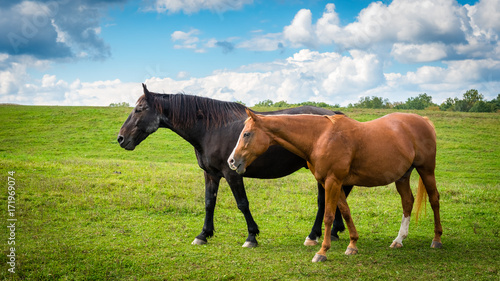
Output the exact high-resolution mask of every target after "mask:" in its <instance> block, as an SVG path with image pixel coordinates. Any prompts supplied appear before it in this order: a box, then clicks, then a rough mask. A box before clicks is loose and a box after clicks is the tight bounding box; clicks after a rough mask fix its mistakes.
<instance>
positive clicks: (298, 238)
mask: <svg viewBox="0 0 500 281" xmlns="http://www.w3.org/2000/svg"><path fill="white" fill-rule="evenodd" d="M130 111H131V108H123V107H117V108H108V107H44V106H36V107H34V106H14V105H0V120H1V123H0V179H1V181H2V185H3V186H4V188H2V189H1V191H0V198H1V202H2V203H1V204H2V206H1V208H0V210H1V211H0V220H1V221H2V223H1V225H2V228H3V231H2V232H1V233H2V235H1V237H3V238H2V239H1V241H0V245H1V252H2V254H1V257H0V262H1V266H0V278H1V279H4V280H309V279H310V280H318V279H326V278H337V279H338V278H341V279H344V280H373V279H384V280H429V279H433V280H499V279H500V273H499V270H500V259H499V257H500V216H499V213H500V212H499V210H500V114H499V113H457V112H441V111H418V112H416V113H418V114H421V115H426V116H428V117H429V118H430V119H431V120H432V121H433V122H434V124H435V126H436V130H437V135H438V159H437V169H436V178H437V182H438V189H439V191H440V194H441V200H440V203H441V219H442V224H443V229H444V233H443V237H442V241H443V248H442V249H431V248H430V244H431V241H432V237H433V216H432V210H431V208H430V205H429V204H427V209H426V211H427V214H426V215H425V216H423V217H422V218H421V220H420V221H419V222H418V225H417V224H415V221H414V220H412V222H411V224H410V230H409V231H410V232H409V237H408V238H407V239H406V240H405V241H404V247H403V248H401V249H390V248H389V245H390V244H391V242H392V240H393V239H394V238H395V237H396V236H397V233H398V230H399V227H400V222H401V216H402V208H401V203H400V197H399V195H398V193H397V191H396V189H395V187H394V185H390V186H382V187H374V188H363V187H355V188H354V189H353V191H352V193H351V195H350V196H349V198H348V202H349V205H350V207H351V212H352V215H353V219H354V222H355V224H356V227H357V229H358V232H359V235H360V239H359V241H358V248H359V254H358V255H355V256H345V255H344V254H343V253H344V251H345V248H346V247H347V245H348V243H349V242H348V241H349V238H348V234H347V232H346V233H343V234H341V239H340V241H338V242H334V243H333V244H332V248H331V250H330V251H328V254H327V255H328V260H327V261H326V262H324V263H317V264H313V263H311V259H312V257H313V256H314V254H315V252H316V251H317V250H318V249H319V246H316V247H305V246H303V245H302V243H303V242H304V239H305V237H306V236H307V234H308V233H309V231H310V228H311V227H312V223H313V220H314V216H315V212H316V184H315V181H314V178H313V176H312V175H311V174H310V173H309V171H308V170H300V171H298V172H296V173H295V174H293V175H291V176H288V177H284V178H281V179H275V180H257V179H246V181H245V182H246V190H247V195H248V199H249V202H250V209H251V211H252V214H253V216H254V219H255V220H256V222H257V223H258V224H259V227H260V231H261V234H260V235H259V236H258V237H257V239H258V241H259V247H257V248H254V249H246V248H242V247H241V245H242V244H243V242H244V241H245V239H246V236H247V231H246V223H245V220H244V218H243V215H242V214H241V213H240V212H239V210H238V209H237V207H236V203H235V200H234V198H233V196H232V194H231V191H230V189H229V187H228V186H227V184H226V183H225V181H222V182H221V187H220V189H219V196H218V202H217V207H216V210H215V228H216V233H215V236H214V237H213V238H211V239H210V240H209V243H208V244H207V245H204V246H193V245H191V242H192V240H193V239H194V237H195V236H196V235H198V234H199V232H200V231H201V228H202V226H203V220H204V181H203V173H202V170H201V169H200V168H199V167H198V165H197V162H196V158H195V155H194V151H193V148H192V147H191V146H190V145H189V144H188V143H187V142H185V141H184V140H182V139H181V138H180V137H178V136H177V135H176V134H175V133H173V132H171V131H170V130H166V129H160V130H158V131H157V132H156V133H154V134H153V135H151V136H149V137H148V139H146V140H145V141H144V142H143V143H142V144H140V145H139V146H138V147H137V148H136V149H135V150H134V151H126V150H124V149H122V148H120V146H119V145H118V144H117V142H116V136H117V134H118V131H119V129H120V127H121V125H122V123H123V122H124V121H125V119H126V118H127V116H128V114H129V112H130ZM389 112H391V111H390V110H360V109H353V110H350V111H346V114H347V115H348V116H350V117H352V118H354V119H357V120H360V121H367V120H372V119H375V118H377V117H380V116H383V115H385V114H387V113H389ZM11 171H14V172H15V174H14V176H13V178H14V182H15V183H14V184H12V183H13V182H12V180H11V182H10V183H9V176H10V175H9V172H11ZM417 180H418V178H417V173H416V172H415V173H414V174H413V177H412V182H413V183H412V188H413V190H414V194H415V190H416V185H417ZM8 186H14V187H15V198H14V199H15V204H14V205H15V212H14V218H15V219H17V221H15V225H16V228H15V232H14V234H15V240H14V241H15V245H9V244H8V243H9V242H10V241H12V240H8V238H9V237H12V231H11V229H9V228H7V227H6V226H8V225H9V224H10V223H11V221H8V219H12V218H13V217H12V216H10V215H9V212H8V205H9V203H8V201H11V199H12V198H10V199H9V194H8ZM11 247H15V260H16V261H15V262H16V263H15V273H11V272H9V271H8V270H9V269H10V268H11V265H9V264H8V262H9V259H10V258H9V257H8V255H10V254H11V249H10V248H11Z"/></svg>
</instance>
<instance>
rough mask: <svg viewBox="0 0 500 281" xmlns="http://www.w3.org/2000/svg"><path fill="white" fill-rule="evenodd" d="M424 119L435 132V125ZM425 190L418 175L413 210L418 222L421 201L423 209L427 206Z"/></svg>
mask: <svg viewBox="0 0 500 281" xmlns="http://www.w3.org/2000/svg"><path fill="white" fill-rule="evenodd" d="M424 119H425V121H427V122H428V123H429V125H431V127H432V129H433V130H434V134H435V133H436V127H435V126H434V124H433V123H432V121H431V120H430V119H429V118H427V117H425V116H424ZM426 199H427V190H426V189H425V185H424V182H423V181H422V178H421V177H419V178H418V189H417V200H416V201H417V202H416V203H417V210H416V212H415V221H416V222H417V223H418V216H419V215H420V212H421V211H422V210H421V208H422V203H424V205H425V206H424V210H425V209H426V207H427V200H426Z"/></svg>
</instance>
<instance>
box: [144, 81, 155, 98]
mask: <svg viewBox="0 0 500 281" xmlns="http://www.w3.org/2000/svg"><path fill="white" fill-rule="evenodd" d="M142 89H143V91H144V96H145V97H146V101H148V102H150V101H151V100H152V99H153V94H151V93H150V92H149V90H148V87H146V84H144V83H142Z"/></svg>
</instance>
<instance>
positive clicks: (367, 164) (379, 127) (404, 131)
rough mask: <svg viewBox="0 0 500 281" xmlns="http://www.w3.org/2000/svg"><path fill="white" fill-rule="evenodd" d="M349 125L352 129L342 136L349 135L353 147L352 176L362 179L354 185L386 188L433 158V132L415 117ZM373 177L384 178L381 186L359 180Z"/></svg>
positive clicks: (401, 115)
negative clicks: (382, 186) (379, 174)
mask: <svg viewBox="0 0 500 281" xmlns="http://www.w3.org/2000/svg"><path fill="white" fill-rule="evenodd" d="M349 125H351V126H352V127H354V129H353V130H351V131H346V133H348V134H350V135H349V138H350V139H351V140H352V142H354V143H355V146H356V149H355V153H354V155H353V159H352V160H353V162H352V164H353V165H352V168H353V169H355V170H357V171H356V172H355V174H358V175H360V178H365V179H366V180H363V182H361V183H358V185H364V186H377V185H385V184H388V183H390V182H393V181H394V180H397V179H399V177H400V176H401V175H403V174H404V173H405V172H406V171H407V170H408V169H410V167H411V166H412V165H414V164H415V163H416V162H417V164H418V163H419V162H423V161H424V159H428V158H432V157H433V155H434V157H435V135H434V131H433V128H432V127H431V126H430V124H429V123H428V122H427V121H426V120H425V119H424V118H423V117H421V116H419V115H416V114H407V113H392V114H389V115H386V116H384V117H381V118H378V119H375V120H372V121H368V122H357V121H355V122H353V123H351V124H349ZM387 171H391V172H390V173H388V172H387ZM377 173H381V174H386V175H385V176H384V177H382V178H380V180H381V182H379V181H377V180H375V179H374V178H371V177H368V176H366V177H365V176H363V175H364V174H366V175H368V174H370V175H374V174H377ZM387 173H388V174H387ZM382 181H386V183H384V182H382Z"/></svg>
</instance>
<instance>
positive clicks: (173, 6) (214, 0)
mask: <svg viewBox="0 0 500 281" xmlns="http://www.w3.org/2000/svg"><path fill="white" fill-rule="evenodd" d="M252 3H253V0H156V1H154V5H153V7H151V8H150V9H154V10H156V11H157V12H158V13H164V12H168V13H177V12H184V13H186V14H193V13H197V12H199V11H200V10H210V11H212V12H217V13H223V12H225V11H228V10H239V9H241V8H243V6H245V5H248V4H252Z"/></svg>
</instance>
